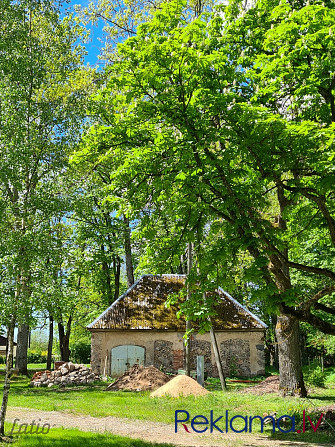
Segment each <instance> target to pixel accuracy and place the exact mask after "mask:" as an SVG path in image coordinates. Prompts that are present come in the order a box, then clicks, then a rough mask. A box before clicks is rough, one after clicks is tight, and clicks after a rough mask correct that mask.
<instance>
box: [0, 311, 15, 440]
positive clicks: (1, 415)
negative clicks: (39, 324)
mask: <svg viewBox="0 0 335 447" xmlns="http://www.w3.org/2000/svg"><path fill="white" fill-rule="evenodd" d="M14 328H15V316H14V315H13V316H12V318H11V322H10V326H9V328H8V335H7V336H8V352H7V357H6V371H5V381H4V386H3V394H2V404H1V410H0V436H4V435H5V419H6V413H7V404H8V397H9V390H10V379H11V368H12V365H13V351H14Z"/></svg>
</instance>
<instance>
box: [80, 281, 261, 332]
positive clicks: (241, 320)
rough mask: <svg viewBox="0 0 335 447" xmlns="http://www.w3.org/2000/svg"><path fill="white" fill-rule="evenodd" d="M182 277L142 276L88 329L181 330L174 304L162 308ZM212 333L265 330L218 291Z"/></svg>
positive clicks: (178, 287)
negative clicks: (215, 331)
mask: <svg viewBox="0 0 335 447" xmlns="http://www.w3.org/2000/svg"><path fill="white" fill-rule="evenodd" d="M185 281H186V277H185V275H143V276H142V277H141V278H140V279H139V280H138V281H136V283H135V284H134V285H133V286H132V287H130V289H128V290H127V292H125V293H124V294H123V295H122V296H120V298H119V299H118V300H116V301H115V302H114V303H113V304H112V305H111V306H110V307H109V308H108V309H106V310H105V312H103V313H102V314H101V315H100V316H99V317H98V318H97V319H96V320H94V321H93V322H92V323H91V324H90V325H89V326H87V328H88V329H91V330H93V329H106V330H109V329H154V330H174V331H184V330H185V320H184V318H183V317H182V318H179V319H178V318H177V317H176V313H177V311H178V307H177V305H173V306H171V307H169V308H167V307H166V306H165V301H166V299H167V297H168V295H170V294H172V293H177V292H179V291H180V290H181V289H182V288H183V287H184V285H185ZM216 293H217V295H218V300H217V302H218V304H217V305H216V306H215V310H216V312H217V316H216V317H215V318H214V319H213V323H214V327H215V329H216V330H229V329H232V330H241V329H244V330H248V329H265V328H266V324H265V323H263V322H262V321H261V320H260V319H259V318H257V317H256V316H255V315H254V314H252V313H251V312H249V311H248V310H247V309H246V308H245V307H244V306H242V305H241V304H240V303H238V302H237V301H236V300H234V299H233V298H232V297H231V296H230V295H229V294H228V293H226V292H224V291H223V290H222V289H221V288H219V289H218V290H217V291H216Z"/></svg>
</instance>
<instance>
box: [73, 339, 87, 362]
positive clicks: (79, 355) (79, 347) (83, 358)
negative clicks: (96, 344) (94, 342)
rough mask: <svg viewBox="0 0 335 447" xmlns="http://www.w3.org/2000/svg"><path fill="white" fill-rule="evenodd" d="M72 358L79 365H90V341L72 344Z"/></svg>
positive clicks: (78, 341) (82, 340)
mask: <svg viewBox="0 0 335 447" xmlns="http://www.w3.org/2000/svg"><path fill="white" fill-rule="evenodd" d="M71 358H72V360H73V361H74V362H77V363H90V361H91V343H90V342H89V341H88V340H85V339H81V340H77V341H75V342H74V343H72V344H71Z"/></svg>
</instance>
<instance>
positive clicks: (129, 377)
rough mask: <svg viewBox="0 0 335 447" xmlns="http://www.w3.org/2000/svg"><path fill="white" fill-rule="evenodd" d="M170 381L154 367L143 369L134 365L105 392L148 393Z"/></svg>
mask: <svg viewBox="0 0 335 447" xmlns="http://www.w3.org/2000/svg"><path fill="white" fill-rule="evenodd" d="M169 380H170V377H169V376H167V375H166V374H164V373H163V372H162V371H160V370H159V369H157V368H155V367H154V366H148V367H144V366H142V365H134V366H132V367H131V368H129V369H128V371H126V372H125V373H124V374H123V375H122V376H121V377H119V378H118V379H116V381H115V382H114V383H111V384H110V385H109V386H108V387H107V388H106V391H118V390H127V391H148V390H149V391H150V390H156V389H157V388H159V387H161V386H162V385H164V384H165V383H167V382H168V381H169Z"/></svg>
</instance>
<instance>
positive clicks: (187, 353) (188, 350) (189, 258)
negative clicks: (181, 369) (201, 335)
mask: <svg viewBox="0 0 335 447" xmlns="http://www.w3.org/2000/svg"><path fill="white" fill-rule="evenodd" d="M192 264H193V247H192V243H191V242H189V243H188V244H187V274H188V275H189V274H190V273H191V270H192ZM186 299H187V300H190V299H191V288H190V284H189V283H188V284H187V296H186ZM191 328H192V326H191V321H190V320H189V319H188V318H187V317H186V327H185V330H186V334H187V332H188V331H190V330H191ZM185 374H186V375H187V376H190V375H191V339H190V337H189V336H187V338H186V345H185Z"/></svg>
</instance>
